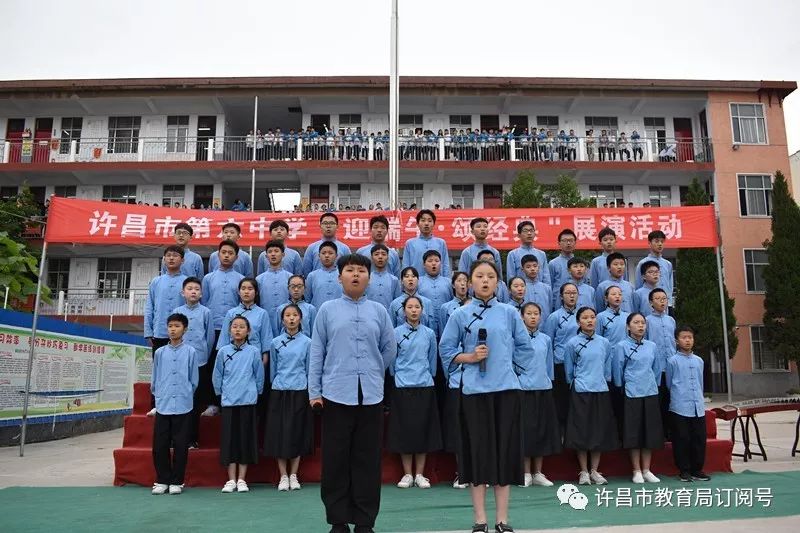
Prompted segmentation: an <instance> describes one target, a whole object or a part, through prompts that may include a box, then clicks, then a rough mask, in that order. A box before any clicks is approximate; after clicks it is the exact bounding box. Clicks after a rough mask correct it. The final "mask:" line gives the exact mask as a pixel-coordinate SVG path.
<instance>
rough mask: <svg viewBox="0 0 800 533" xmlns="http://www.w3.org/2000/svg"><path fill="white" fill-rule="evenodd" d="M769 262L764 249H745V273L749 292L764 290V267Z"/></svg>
mask: <svg viewBox="0 0 800 533" xmlns="http://www.w3.org/2000/svg"><path fill="white" fill-rule="evenodd" d="M768 264H769V260H768V258H767V252H766V251H764V250H745V251H744V271H745V272H744V273H745V277H746V278H747V292H764V291H765V290H766V289H765V287H764V267H765V266H767V265H768Z"/></svg>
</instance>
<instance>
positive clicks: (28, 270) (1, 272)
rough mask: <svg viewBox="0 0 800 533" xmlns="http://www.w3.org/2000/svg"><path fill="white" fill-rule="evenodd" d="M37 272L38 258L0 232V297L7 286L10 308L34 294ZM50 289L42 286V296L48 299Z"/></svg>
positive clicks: (3, 296)
mask: <svg viewBox="0 0 800 533" xmlns="http://www.w3.org/2000/svg"><path fill="white" fill-rule="evenodd" d="M38 274H39V260H38V258H36V257H35V256H33V255H32V254H31V253H30V252H29V251H28V250H27V248H26V247H25V245H24V244H22V243H21V242H17V241H15V240H13V239H11V237H9V236H8V233H6V232H4V231H2V232H0V291H2V292H0V298H5V290H6V287H7V288H8V300H9V302H12V304H13V305H12V308H13V307H15V306H18V305H19V304H20V303H22V302H25V301H26V300H27V299H28V297H29V296H31V295H35V294H36V282H37V279H38V278H37V276H38ZM49 296H50V289H49V288H48V287H47V286H46V285H43V286H42V297H43V299H44V300H45V301H49Z"/></svg>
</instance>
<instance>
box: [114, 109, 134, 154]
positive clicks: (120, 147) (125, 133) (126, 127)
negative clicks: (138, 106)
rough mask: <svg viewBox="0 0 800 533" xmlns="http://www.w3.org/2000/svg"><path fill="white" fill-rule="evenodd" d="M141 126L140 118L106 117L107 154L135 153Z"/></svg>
mask: <svg viewBox="0 0 800 533" xmlns="http://www.w3.org/2000/svg"><path fill="white" fill-rule="evenodd" d="M141 126H142V117H108V153H109V154H135V153H137V152H138V151H139V128H140V127H141Z"/></svg>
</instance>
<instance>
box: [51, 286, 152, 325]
mask: <svg viewBox="0 0 800 533" xmlns="http://www.w3.org/2000/svg"><path fill="white" fill-rule="evenodd" d="M146 300H147V288H144V287H143V288H140V289H120V290H112V291H103V290H98V289H67V290H63V291H59V292H58V293H57V294H54V295H53V301H52V303H49V304H48V303H45V302H42V303H41V304H40V309H41V313H42V314H45V315H57V316H63V317H64V320H67V319H68V318H69V317H70V316H76V315H83V316H99V315H117V316H119V315H134V316H138V315H143V314H144V305H145V301H146Z"/></svg>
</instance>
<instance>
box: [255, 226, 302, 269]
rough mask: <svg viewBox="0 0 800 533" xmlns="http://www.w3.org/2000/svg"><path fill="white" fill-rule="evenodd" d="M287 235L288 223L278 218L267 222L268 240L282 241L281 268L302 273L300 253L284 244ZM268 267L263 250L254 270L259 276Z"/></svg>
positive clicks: (265, 253) (265, 252)
mask: <svg viewBox="0 0 800 533" xmlns="http://www.w3.org/2000/svg"><path fill="white" fill-rule="evenodd" d="M288 235H289V224H287V223H286V221H285V220H282V219H279V220H273V221H272V222H270V224H269V238H270V240H271V241H278V242H282V243H283V246H284V249H283V261H282V262H281V268H282V269H284V270H285V271H287V272H289V273H290V274H302V273H303V259H302V258H301V257H300V254H299V253H298V252H297V250H295V249H293V248H289V247H288V246H286V237H287V236H288ZM268 268H269V260H268V259H267V251H266V250H264V251H263V252H261V254H259V256H258V268H257V270H256V274H257V275H258V276H260V275H261V274H263V273H264V272H265V271H266V270H267V269H268ZM256 279H258V277H256Z"/></svg>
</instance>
